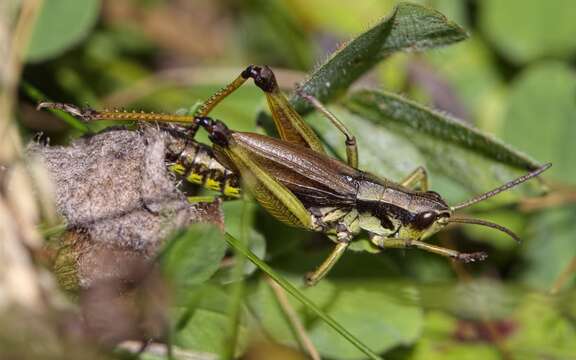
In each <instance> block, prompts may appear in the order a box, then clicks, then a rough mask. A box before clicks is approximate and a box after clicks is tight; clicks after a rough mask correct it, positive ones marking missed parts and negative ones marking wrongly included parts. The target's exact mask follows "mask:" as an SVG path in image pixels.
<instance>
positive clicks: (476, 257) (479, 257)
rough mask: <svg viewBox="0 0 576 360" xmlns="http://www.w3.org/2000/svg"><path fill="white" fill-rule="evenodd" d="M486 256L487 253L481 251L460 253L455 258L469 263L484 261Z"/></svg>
mask: <svg viewBox="0 0 576 360" xmlns="http://www.w3.org/2000/svg"><path fill="white" fill-rule="evenodd" d="M487 258H488V254H486V253H485V252H483V251H479V252H474V253H460V254H458V255H457V256H456V260H459V261H462V262H464V263H471V262H476V261H484V260H486V259H487Z"/></svg>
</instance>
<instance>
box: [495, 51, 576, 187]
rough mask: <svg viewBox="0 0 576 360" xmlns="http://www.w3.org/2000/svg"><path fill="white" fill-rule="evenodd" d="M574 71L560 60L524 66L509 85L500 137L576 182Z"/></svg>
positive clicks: (558, 175) (558, 176)
mask: <svg viewBox="0 0 576 360" xmlns="http://www.w3.org/2000/svg"><path fill="white" fill-rule="evenodd" d="M575 94H576V72H575V71H574V70H572V69H571V68H570V67H569V66H568V65H565V64H563V63H560V62H544V63H541V64H537V65H534V66H531V67H529V68H527V69H526V70H525V71H524V72H523V73H522V74H521V75H520V76H519V77H518V78H517V79H516V80H515V81H514V82H513V84H512V89H511V92H510V100H509V103H508V109H507V112H506V116H505V120H506V121H505V122H504V128H503V129H502V136H503V138H504V139H505V140H506V141H508V142H510V143H511V144H513V145H515V146H518V147H520V148H522V149H525V150H526V151H529V152H530V153H531V154H534V156H536V157H537V158H539V159H540V160H542V161H546V162H548V161H550V162H552V163H553V164H554V166H553V167H552V168H551V169H550V175H551V176H553V177H555V178H556V179H557V180H559V181H562V182H570V183H573V184H576V166H574V164H576V142H575V141H574V138H575V137H576V97H575Z"/></svg>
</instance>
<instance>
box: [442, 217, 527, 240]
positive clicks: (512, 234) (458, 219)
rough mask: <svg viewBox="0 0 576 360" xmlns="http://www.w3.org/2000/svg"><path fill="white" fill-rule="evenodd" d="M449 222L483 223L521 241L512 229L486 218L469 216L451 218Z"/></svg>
mask: <svg viewBox="0 0 576 360" xmlns="http://www.w3.org/2000/svg"><path fill="white" fill-rule="evenodd" d="M448 222H449V223H462V224H475V225H482V226H487V227H491V228H493V229H496V230H500V231H502V232H503V233H506V234H508V235H509V236H510V237H511V238H512V239H514V240H516V242H520V238H519V237H518V235H516V234H515V233H514V232H513V231H512V230H510V229H508V228H505V227H504V226H502V225H498V224H495V223H493V222H490V221H486V220H479V219H468V218H451V219H449V220H448Z"/></svg>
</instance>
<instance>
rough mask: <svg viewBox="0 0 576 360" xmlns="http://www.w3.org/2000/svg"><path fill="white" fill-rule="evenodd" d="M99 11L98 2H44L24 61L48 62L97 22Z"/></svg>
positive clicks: (56, 0)
mask: <svg viewBox="0 0 576 360" xmlns="http://www.w3.org/2000/svg"><path fill="white" fill-rule="evenodd" d="M99 11H100V1H99V0H81V1H80V0H50V1H44V2H43V7H42V11H41V12H40V15H39V17H38V20H37V22H36V26H35V28H34V31H33V33H32V37H31V40H30V44H29V46H28V53H27V55H26V58H27V60H28V61H31V62H38V61H43V60H47V59H49V58H53V57H55V56H57V55H59V54H60V53H62V52H64V51H65V50H67V49H68V48H70V47H72V46H74V45H76V44H77V43H78V42H80V41H81V40H82V39H83V38H84V37H85V36H86V35H87V34H88V32H89V31H90V29H91V28H92V26H93V25H94V24H95V23H96V19H97V18H98V13H99Z"/></svg>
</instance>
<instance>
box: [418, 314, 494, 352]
mask: <svg viewBox="0 0 576 360" xmlns="http://www.w3.org/2000/svg"><path fill="white" fill-rule="evenodd" d="M457 328H458V321H457V319H455V318H453V317H451V316H449V315H447V314H445V313H442V312H440V311H430V312H429V313H427V315H426V320H425V326H424V333H423V335H422V338H421V339H420V340H419V341H418V344H417V345H416V347H415V349H414V351H413V352H412V353H411V355H410V356H409V357H407V359H409V360H475V359H485V360H492V359H494V360H498V359H501V358H502V357H501V356H500V354H499V353H498V351H497V350H496V349H495V347H494V346H493V345H492V344H486V343H482V342H480V341H477V342H463V341H458V340H457V339H455V337H454V335H455V333H456V331H457Z"/></svg>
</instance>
